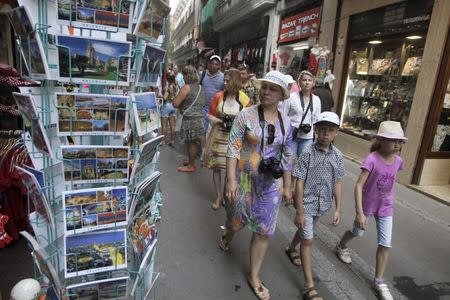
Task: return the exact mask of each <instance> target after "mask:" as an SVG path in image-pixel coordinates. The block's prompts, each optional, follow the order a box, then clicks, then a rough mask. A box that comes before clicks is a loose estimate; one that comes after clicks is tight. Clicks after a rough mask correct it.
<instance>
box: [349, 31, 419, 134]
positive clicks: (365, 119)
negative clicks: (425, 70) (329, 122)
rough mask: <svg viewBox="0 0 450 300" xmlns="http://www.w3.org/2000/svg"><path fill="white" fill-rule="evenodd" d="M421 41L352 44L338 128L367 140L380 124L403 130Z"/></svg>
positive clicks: (411, 99) (410, 102)
mask: <svg viewBox="0 0 450 300" xmlns="http://www.w3.org/2000/svg"><path fill="white" fill-rule="evenodd" d="M424 45H425V41H424V40H423V39H419V40H413V41H411V40H408V39H406V38H399V39H395V38H389V39H384V40H383V41H376V43H368V42H360V41H358V42H352V43H351V47H350V48H351V49H350V58H349V67H348V71H349V73H348V79H347V84H346V89H345V96H344V104H343V116H342V121H341V122H342V124H341V126H342V128H343V129H344V130H345V131H347V132H350V133H353V134H356V135H358V136H361V137H364V138H366V139H369V138H371V137H372V136H373V134H375V133H376V130H377V128H378V125H379V123H380V122H382V121H385V120H392V121H398V122H400V123H401V124H402V127H403V129H404V130H405V129H406V126H407V123H408V116H409V111H410V108H411V104H412V101H413V97H414V92H415V89H416V81H417V76H418V74H419V72H420V66H421V55H422V52H423V47H424Z"/></svg>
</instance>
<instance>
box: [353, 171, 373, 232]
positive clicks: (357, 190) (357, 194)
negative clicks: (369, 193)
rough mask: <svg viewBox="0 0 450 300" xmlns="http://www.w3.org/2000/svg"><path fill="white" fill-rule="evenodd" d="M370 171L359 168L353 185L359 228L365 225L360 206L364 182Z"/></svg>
mask: <svg viewBox="0 0 450 300" xmlns="http://www.w3.org/2000/svg"><path fill="white" fill-rule="evenodd" d="M369 174H370V172H369V171H368V170H366V169H362V170H361V174H359V177H358V180H357V181H356V185H355V209H356V223H357V225H358V227H359V228H361V229H365V228H366V226H367V220H366V216H365V215H364V211H363V207H362V190H363V187H364V184H365V183H366V181H367V178H368V177H369Z"/></svg>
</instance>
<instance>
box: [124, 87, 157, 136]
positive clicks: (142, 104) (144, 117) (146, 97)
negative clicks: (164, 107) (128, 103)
mask: <svg viewBox="0 0 450 300" xmlns="http://www.w3.org/2000/svg"><path fill="white" fill-rule="evenodd" d="M130 97H131V99H132V105H133V111H132V112H131V116H132V117H131V118H132V120H133V121H134V122H133V123H134V124H135V126H136V131H137V133H138V135H139V136H143V135H146V134H148V133H150V132H153V131H154V130H156V129H158V128H159V127H160V124H161V123H160V119H159V117H158V116H159V105H158V103H157V100H156V94H155V93H153V92H149V93H139V94H135V93H132V94H130Z"/></svg>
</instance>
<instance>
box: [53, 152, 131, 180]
mask: <svg viewBox="0 0 450 300" xmlns="http://www.w3.org/2000/svg"><path fill="white" fill-rule="evenodd" d="M61 149H62V158H63V169H64V179H65V181H66V183H67V182H71V183H73V184H82V183H105V182H113V183H121V182H125V181H128V160H129V157H130V153H129V152H130V148H129V147H123V146H61Z"/></svg>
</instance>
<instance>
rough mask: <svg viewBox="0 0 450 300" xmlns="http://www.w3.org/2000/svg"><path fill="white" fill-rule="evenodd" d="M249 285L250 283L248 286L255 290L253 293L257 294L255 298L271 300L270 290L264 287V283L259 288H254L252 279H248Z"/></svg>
mask: <svg viewBox="0 0 450 300" xmlns="http://www.w3.org/2000/svg"><path fill="white" fill-rule="evenodd" d="M247 283H248V286H249V287H250V288H251V289H252V290H253V293H254V294H255V296H256V297H258V299H260V300H269V299H270V294H269V289H268V288H266V287H265V286H264V283H263V282H261V283H260V285H259V286H258V287H256V286H255V287H254V286H252V284H251V282H250V279H249V278H247Z"/></svg>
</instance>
